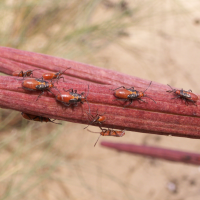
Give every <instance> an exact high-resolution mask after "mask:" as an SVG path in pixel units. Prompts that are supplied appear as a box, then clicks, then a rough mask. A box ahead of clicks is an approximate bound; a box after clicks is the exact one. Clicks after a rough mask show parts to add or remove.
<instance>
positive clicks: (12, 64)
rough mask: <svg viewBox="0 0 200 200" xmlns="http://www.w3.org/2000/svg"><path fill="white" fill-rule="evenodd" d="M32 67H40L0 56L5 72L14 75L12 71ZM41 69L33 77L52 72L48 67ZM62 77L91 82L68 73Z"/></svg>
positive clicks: (2, 68) (69, 79)
mask: <svg viewBox="0 0 200 200" xmlns="http://www.w3.org/2000/svg"><path fill="white" fill-rule="evenodd" d="M30 69H31V70H34V69H39V68H38V67H35V66H31V65H28V64H23V63H20V62H16V61H13V60H9V59H6V58H1V57H0V71H1V72H3V73H5V74H8V75H12V73H13V72H15V71H18V72H20V71H21V70H23V71H27V70H30ZM40 69H41V70H36V71H34V75H33V77H35V78H41V76H42V74H43V73H47V72H52V71H50V70H48V69H47V70H46V69H42V68H40ZM58 71H59V70H58V69H57V71H56V72H58ZM66 71H67V70H66ZM31 77H32V76H31ZM62 77H64V78H65V81H66V80H68V81H74V82H77V81H78V82H85V83H87V82H88V83H89V81H86V80H81V79H78V78H75V77H72V76H68V75H64V74H63V75H62Z"/></svg>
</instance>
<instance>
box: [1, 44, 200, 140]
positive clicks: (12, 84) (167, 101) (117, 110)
mask: <svg viewBox="0 0 200 200" xmlns="http://www.w3.org/2000/svg"><path fill="white" fill-rule="evenodd" d="M38 67H39V68H40V69H42V70H36V71H34V75H36V77H41V76H42V73H43V72H46V70H48V71H52V70H53V71H54V72H57V71H59V70H62V71H63V70H65V69H66V68H68V67H71V69H69V70H66V71H65V74H67V75H68V77H67V79H66V80H65V81H67V82H63V81H61V80H59V82H58V85H57V84H56V83H55V85H56V87H57V88H58V90H59V91H60V92H61V93H62V92H63V88H65V89H70V88H73V89H76V90H77V91H78V93H81V92H85V93H86V94H87V88H88V84H89V86H90V89H89V94H88V98H87V99H88V102H89V104H90V108H91V112H92V113H93V114H95V113H96V111H97V109H98V112H99V114H101V113H106V114H105V115H106V118H107V119H106V121H105V122H104V124H103V126H104V127H108V128H118V129H122V130H124V129H126V130H132V131H138V132H146V133H155V134H163V135H174V136H181V137H190V138H200V118H199V117H200V109H199V106H198V107H196V106H194V105H192V104H190V105H189V106H186V105H185V102H184V101H182V100H180V99H173V100H172V99H171V98H172V97H174V94H171V93H170V94H169V93H167V92H166V90H169V88H168V86H164V85H161V84H157V83H155V82H152V84H151V86H150V88H149V89H148V90H147V91H146V93H145V94H146V95H148V96H149V97H151V98H153V99H154V100H155V101H156V102H157V103H154V102H153V101H152V100H151V99H148V98H146V97H142V99H143V100H144V99H145V100H146V102H147V103H145V102H142V103H139V102H138V101H137V100H134V101H133V103H132V105H130V106H128V107H127V108H125V109H124V105H125V104H124V102H121V101H117V100H116V97H114V95H113V93H114V92H113V91H112V90H110V89H115V88H116V87H117V86H113V85H105V84H116V85H121V84H124V83H126V84H127V85H134V86H138V87H137V88H135V89H137V90H139V91H144V90H145V89H146V88H147V87H148V85H149V83H150V82H149V81H147V80H142V79H139V78H136V77H131V76H127V75H124V74H121V73H117V72H113V71H111V70H107V69H101V68H97V67H94V66H90V65H87V64H82V63H77V62H74V61H69V60H65V59H62V58H55V57H52V56H47V55H42V54H37V53H32V52H26V51H21V50H16V49H11V48H6V47H0V71H2V72H4V73H8V74H11V73H12V72H13V71H16V70H25V71H26V70H28V69H37V68H38ZM22 81H23V80H22V78H19V77H0V90H1V94H0V106H1V107H4V108H10V109H14V110H19V111H22V112H27V113H30V114H33V115H40V116H44V117H49V118H55V119H62V120H67V121H72V122H78V123H86V124H88V116H87V114H86V112H88V105H87V103H84V105H83V106H81V105H78V106H77V107H75V108H74V109H72V108H71V107H65V106H64V105H62V104H61V103H59V102H57V101H56V100H55V97H54V96H53V95H52V94H50V93H48V95H46V94H45V95H43V96H42V97H41V98H40V99H39V100H38V101H36V99H37V96H38V95H39V94H40V92H27V91H26V90H24V89H19V88H18V87H22V85H21V84H22ZM81 82H82V83H81ZM95 83H101V84H95ZM52 91H53V92H54V93H55V94H58V91H57V90H56V89H52ZM197 104H198V105H200V103H199V102H197Z"/></svg>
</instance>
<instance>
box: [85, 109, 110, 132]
mask: <svg viewBox="0 0 200 200" xmlns="http://www.w3.org/2000/svg"><path fill="white" fill-rule="evenodd" d="M87 114H88V118H89V121H90V123H89V125H88V126H90V125H92V124H99V127H100V128H101V125H102V123H103V122H105V121H106V117H105V116H104V114H105V113H104V114H102V115H99V114H98V110H97V112H96V115H95V116H93V115H92V114H90V113H87ZM88 126H86V127H85V128H84V129H86V128H87V127H88Z"/></svg>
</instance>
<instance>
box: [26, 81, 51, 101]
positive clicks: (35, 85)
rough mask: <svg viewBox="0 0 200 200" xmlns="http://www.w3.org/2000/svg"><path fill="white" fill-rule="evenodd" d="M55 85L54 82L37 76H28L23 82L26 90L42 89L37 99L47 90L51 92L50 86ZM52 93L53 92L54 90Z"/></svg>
mask: <svg viewBox="0 0 200 200" xmlns="http://www.w3.org/2000/svg"><path fill="white" fill-rule="evenodd" d="M53 87H54V85H53V83H48V82H47V81H44V80H42V79H37V78H28V79H26V80H24V81H23V83H22V88H23V89H24V90H29V91H42V93H41V94H40V95H39V96H38V98H37V100H38V99H39V97H40V96H41V95H42V94H43V93H44V91H45V90H47V91H49V92H51V90H50V88H53ZM51 93H52V94H53V92H51ZM53 95H54V94H53ZM54 96H55V95H54ZM37 100H36V101H37Z"/></svg>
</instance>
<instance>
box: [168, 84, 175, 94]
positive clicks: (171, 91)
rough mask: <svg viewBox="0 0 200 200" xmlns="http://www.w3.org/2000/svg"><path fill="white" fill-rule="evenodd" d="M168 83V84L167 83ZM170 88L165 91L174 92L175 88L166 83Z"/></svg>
mask: <svg viewBox="0 0 200 200" xmlns="http://www.w3.org/2000/svg"><path fill="white" fill-rule="evenodd" d="M167 85H168V84H167ZM168 86H169V87H170V88H171V89H172V90H167V91H166V92H175V91H176V90H175V89H174V88H172V87H171V85H168Z"/></svg>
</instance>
